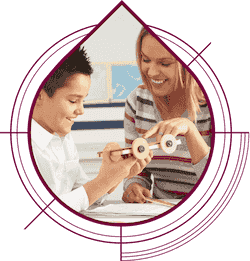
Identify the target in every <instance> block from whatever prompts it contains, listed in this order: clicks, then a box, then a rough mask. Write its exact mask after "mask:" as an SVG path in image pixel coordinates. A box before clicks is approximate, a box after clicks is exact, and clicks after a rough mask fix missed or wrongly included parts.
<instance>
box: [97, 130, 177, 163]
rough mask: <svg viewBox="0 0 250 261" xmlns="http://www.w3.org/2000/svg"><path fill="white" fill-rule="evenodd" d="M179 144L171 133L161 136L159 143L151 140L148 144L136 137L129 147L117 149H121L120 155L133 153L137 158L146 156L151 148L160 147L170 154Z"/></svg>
mask: <svg viewBox="0 0 250 261" xmlns="http://www.w3.org/2000/svg"><path fill="white" fill-rule="evenodd" d="M179 144H181V141H180V140H176V139H175V137H174V136H173V135H171V134H166V135H164V136H162V138H161V141H160V142H159V143H157V142H152V143H149V144H148V143H147V141H146V140H145V139H143V138H137V139H135V140H134V141H133V143H132V147H131V148H130V147H127V148H123V149H120V150H117V151H122V156H125V155H128V154H133V155H134V157H135V158H137V159H145V158H146V157H147V156H148V154H149V150H150V149H151V150H153V149H158V148H161V149H162V150H163V151H164V152H165V153H167V154H172V153H173V152H174V151H175V150H176V147H177V145H179ZM102 153H103V152H102V151H101V152H98V153H97V154H98V155H99V157H102Z"/></svg>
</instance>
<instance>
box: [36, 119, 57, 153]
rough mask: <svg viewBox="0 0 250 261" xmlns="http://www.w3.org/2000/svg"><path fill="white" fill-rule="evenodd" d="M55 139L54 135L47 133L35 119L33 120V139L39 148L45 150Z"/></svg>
mask: <svg viewBox="0 0 250 261" xmlns="http://www.w3.org/2000/svg"><path fill="white" fill-rule="evenodd" d="M53 137H54V135H53V134H51V133H49V132H48V131H46V130H45V129H44V128H43V127H42V126H41V125H40V124H38V123H37V122H36V121H35V120H34V119H32V120H31V139H32V141H34V142H35V143H36V144H37V146H38V147H40V148H41V149H42V150H44V149H45V148H46V147H47V145H48V144H49V143H50V141H51V140H52V139H53Z"/></svg>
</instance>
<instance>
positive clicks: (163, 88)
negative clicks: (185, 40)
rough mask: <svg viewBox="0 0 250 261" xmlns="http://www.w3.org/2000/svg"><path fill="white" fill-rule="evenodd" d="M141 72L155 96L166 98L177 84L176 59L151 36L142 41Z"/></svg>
mask: <svg viewBox="0 0 250 261" xmlns="http://www.w3.org/2000/svg"><path fill="white" fill-rule="evenodd" d="M141 70H142V73H143V74H144V75H145V76H146V78H147V80H148V82H149V84H151V88H152V92H153V94H154V95H156V96H166V95H169V94H171V92H173V91H174V87H175V85H176V84H177V83H178V81H177V79H178V77H177V76H178V69H177V62H176V59H175V58H174V57H173V56H172V55H171V54H170V53H169V52H168V51H167V50H166V49H165V48H164V47H163V46H162V45H161V44H160V43H159V42H158V41H157V40H156V39H155V38H154V37H153V36H151V35H146V36H145V37H144V38H143V40H142V48H141Z"/></svg>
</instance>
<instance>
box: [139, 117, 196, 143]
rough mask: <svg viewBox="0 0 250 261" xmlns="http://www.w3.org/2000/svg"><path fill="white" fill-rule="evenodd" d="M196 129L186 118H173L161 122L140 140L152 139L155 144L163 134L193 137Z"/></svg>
mask: <svg viewBox="0 0 250 261" xmlns="http://www.w3.org/2000/svg"><path fill="white" fill-rule="evenodd" d="M195 130H197V129H196V127H195V125H194V123H193V122H191V121H190V120H189V119H186V118H174V119H171V120H166V121H161V122H159V123H158V124H156V125H155V126H154V127H153V128H151V129H150V130H149V131H147V132H146V133H144V134H143V135H142V138H144V139H147V138H154V137H156V142H160V140H161V138H162V136H163V135H165V134H171V135H173V136H174V137H176V136H177V135H179V134H180V135H184V136H185V137H187V136H189V135H193V134H194V133H195Z"/></svg>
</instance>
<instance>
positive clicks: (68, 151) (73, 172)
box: [31, 119, 89, 212]
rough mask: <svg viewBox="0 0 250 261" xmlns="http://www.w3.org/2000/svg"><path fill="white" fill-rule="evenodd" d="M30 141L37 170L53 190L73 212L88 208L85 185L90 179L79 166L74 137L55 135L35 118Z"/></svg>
mask: <svg viewBox="0 0 250 261" xmlns="http://www.w3.org/2000/svg"><path fill="white" fill-rule="evenodd" d="M31 140H32V149H33V154H34V157H35V160H36V163H37V167H38V169H39V171H40V173H41V175H42V176H43V178H44V181H45V182H46V183H47V185H48V186H49V187H50V189H51V190H52V191H53V192H54V193H55V194H56V195H57V196H58V197H59V198H60V199H61V200H62V201H63V202H64V203H65V204H67V205H68V206H69V207H71V208H72V209H74V210H76V211H78V212H80V211H81V210H85V209H87V208H88V207H89V199H88V195H87V193H86V191H85V189H84V187H83V184H85V183H87V182H88V181H89V178H88V176H87V175H86V174H85V173H84V171H83V169H82V167H81V165H80V163H79V155H78V152H77V149H76V146H75V144H74V141H73V138H72V136H71V134H70V133H69V134H67V135H66V136H64V137H59V136H58V135H57V134H55V135H53V134H51V133H49V132H48V131H46V130H45V129H44V128H43V127H42V126H41V125H39V124H38V123H37V122H36V121H35V120H34V119H32V122H31Z"/></svg>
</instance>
